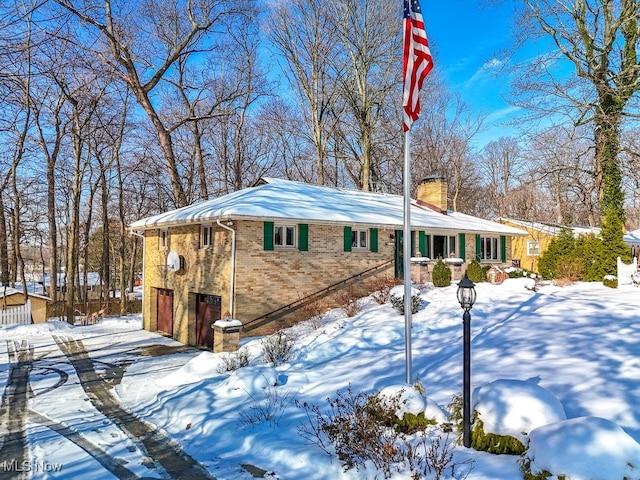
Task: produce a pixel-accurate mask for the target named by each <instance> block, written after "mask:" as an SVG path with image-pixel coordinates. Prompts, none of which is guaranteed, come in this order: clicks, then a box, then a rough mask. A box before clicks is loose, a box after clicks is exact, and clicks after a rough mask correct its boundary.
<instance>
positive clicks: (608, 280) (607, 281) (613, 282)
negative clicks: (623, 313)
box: [602, 275, 618, 288]
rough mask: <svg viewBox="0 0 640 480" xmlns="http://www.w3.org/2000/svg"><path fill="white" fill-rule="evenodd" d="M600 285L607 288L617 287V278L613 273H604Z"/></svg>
mask: <svg viewBox="0 0 640 480" xmlns="http://www.w3.org/2000/svg"><path fill="white" fill-rule="evenodd" d="M602 285H604V286H605V287H609V288H618V279H617V278H616V277H615V276H614V275H605V276H604V278H603V279H602Z"/></svg>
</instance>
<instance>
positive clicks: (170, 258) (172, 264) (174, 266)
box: [167, 250, 184, 272]
mask: <svg viewBox="0 0 640 480" xmlns="http://www.w3.org/2000/svg"><path fill="white" fill-rule="evenodd" d="M183 267H184V258H183V257H181V256H180V255H178V253H177V252H175V251H173V250H171V251H170V252H169V253H168V254H167V270H168V271H170V272H177V271H178V270H180V269H182V268H183Z"/></svg>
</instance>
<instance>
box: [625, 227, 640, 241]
mask: <svg viewBox="0 0 640 480" xmlns="http://www.w3.org/2000/svg"><path fill="white" fill-rule="evenodd" d="M623 240H624V241H625V242H626V243H640V228H639V229H638V230H633V231H631V232H627V234H626V235H625V236H624V237H623Z"/></svg>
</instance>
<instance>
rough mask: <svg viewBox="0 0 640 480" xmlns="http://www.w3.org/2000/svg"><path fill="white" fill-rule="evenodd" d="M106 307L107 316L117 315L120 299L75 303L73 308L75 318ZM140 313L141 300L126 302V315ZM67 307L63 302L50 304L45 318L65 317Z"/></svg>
mask: <svg viewBox="0 0 640 480" xmlns="http://www.w3.org/2000/svg"><path fill="white" fill-rule="evenodd" d="M103 306H106V314H107V315H118V314H119V313H120V299H119V298H110V299H108V300H105V301H103V302H100V300H95V299H92V300H89V301H88V302H87V303H76V304H75V305H74V306H73V308H74V310H75V312H76V315H77V316H83V315H91V314H92V313H93V312H97V311H98V310H101V309H102V307H103ZM141 311H142V300H127V313H140V312H141ZM66 315H67V307H66V304H65V302H64V301H58V302H55V303H54V302H52V303H49V304H48V305H47V318H55V317H66Z"/></svg>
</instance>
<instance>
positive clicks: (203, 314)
mask: <svg viewBox="0 0 640 480" xmlns="http://www.w3.org/2000/svg"><path fill="white" fill-rule="evenodd" d="M220 318H222V297H219V296H217V295H202V294H198V295H197V298H196V345H198V346H199V347H206V348H208V349H213V328H212V326H213V323H214V322H215V321H216V320H220Z"/></svg>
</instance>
